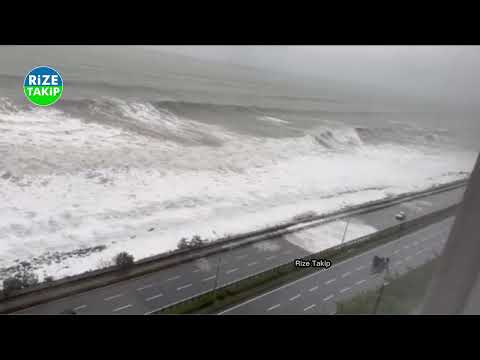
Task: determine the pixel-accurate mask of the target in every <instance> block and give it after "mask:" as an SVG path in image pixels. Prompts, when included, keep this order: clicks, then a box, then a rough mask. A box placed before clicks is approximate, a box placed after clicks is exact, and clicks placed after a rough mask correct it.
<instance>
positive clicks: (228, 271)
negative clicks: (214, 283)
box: [225, 268, 238, 274]
mask: <svg viewBox="0 0 480 360" xmlns="http://www.w3.org/2000/svg"><path fill="white" fill-rule="evenodd" d="M237 270H238V268H235V269H230V270H227V271H226V272H225V274H231V273H233V272H235V271H237Z"/></svg>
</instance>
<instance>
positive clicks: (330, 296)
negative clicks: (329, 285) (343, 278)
mask: <svg viewBox="0 0 480 360" xmlns="http://www.w3.org/2000/svg"><path fill="white" fill-rule="evenodd" d="M334 296H335V295H333V294H331V295H328V296H327V297H326V298H324V299H323V301H328V300H330V299H332V298H333V297H334Z"/></svg>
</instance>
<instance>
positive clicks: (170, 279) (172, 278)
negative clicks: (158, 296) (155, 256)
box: [167, 275, 181, 281]
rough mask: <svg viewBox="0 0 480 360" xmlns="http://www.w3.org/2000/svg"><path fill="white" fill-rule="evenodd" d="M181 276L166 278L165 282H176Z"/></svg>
mask: <svg viewBox="0 0 480 360" xmlns="http://www.w3.org/2000/svg"><path fill="white" fill-rule="evenodd" d="M180 277H181V275H177V276H173V277H171V278H168V279H167V281H172V280H177V279H180Z"/></svg>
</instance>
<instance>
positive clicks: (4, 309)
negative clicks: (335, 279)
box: [0, 180, 468, 314]
mask: <svg viewBox="0 0 480 360" xmlns="http://www.w3.org/2000/svg"><path fill="white" fill-rule="evenodd" d="M467 182H468V180H458V181H455V182H452V183H449V184H446V185H438V186H434V187H431V188H429V189H426V190H423V191H419V192H410V193H406V194H402V195H399V196H396V197H394V198H387V199H382V200H377V201H370V202H368V203H364V204H361V205H356V206H352V207H349V208H348V209H340V210H336V211H332V212H329V213H324V214H321V215H317V216H312V217H309V218H308V219H302V220H294V221H288V222H285V223H282V224H279V225H276V226H271V227H267V228H264V229H261V230H256V231H251V232H247V233H242V234H238V235H235V236H227V237H225V238H222V239H219V240H217V241H214V242H211V243H207V244H205V245H203V246H201V247H198V248H194V249H185V250H176V251H172V252H169V253H164V254H160V255H155V256H151V257H148V258H144V259H141V260H139V261H137V262H135V264H134V265H133V266H132V267H131V268H129V269H126V270H120V269H119V268H117V267H115V266H112V267H109V268H105V269H100V270H94V271H89V272H86V273H83V274H80V275H75V276H71V277H66V278H64V279H60V280H56V281H53V282H49V283H42V284H39V285H36V286H34V287H31V288H27V289H22V290H20V291H17V292H16V293H14V294H11V295H9V296H8V297H7V296H5V295H4V294H3V293H2V294H0V314H2V313H9V312H13V311H18V310H21V309H24V308H26V307H30V306H34V305H38V304H41V303H44V302H48V301H52V300H56V299H59V298H62V297H65V296H69V295H74V294H76V293H80V292H84V291H88V290H92V289H95V288H98V287H102V286H107V285H110V284H112V283H116V282H120V281H124V280H128V279H131V278H134V277H138V276H141V275H145V274H148V273H151V272H154V271H158V270H161V269H164V268H167V267H172V266H175V265H178V264H181V263H185V262H189V261H192V260H196V259H199V258H202V257H205V256H208V255H212V254H216V253H219V252H222V251H226V250H228V249H231V248H233V247H239V246H245V245H248V244H250V243H253V242H258V241H262V240H266V239H271V238H274V237H278V236H281V235H284V234H288V233H291V232H296V231H300V230H302V229H305V228H306V227H312V226H317V225H319V224H320V223H323V222H330V221H334V220H337V219H340V218H344V217H348V216H352V215H356V214H360V213H367V212H371V211H375V210H379V209H382V208H386V207H389V206H392V205H395V204H398V203H401V202H405V201H409V200H413V199H416V198H420V197H424V196H429V195H434V194H436V193H440V192H445V191H449V190H453V189H456V188H459V187H463V186H465V185H466V183H467ZM302 224H304V225H303V226H302ZM299 225H300V226H299ZM293 226H295V227H296V228H292V229H289V228H291V227H293Z"/></svg>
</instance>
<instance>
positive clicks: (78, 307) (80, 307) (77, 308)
mask: <svg viewBox="0 0 480 360" xmlns="http://www.w3.org/2000/svg"><path fill="white" fill-rule="evenodd" d="M86 307H87V305H80V306H77V307H74V308H73V310H75V311H77V310H82V309H85V308H86Z"/></svg>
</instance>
